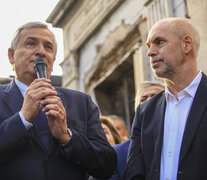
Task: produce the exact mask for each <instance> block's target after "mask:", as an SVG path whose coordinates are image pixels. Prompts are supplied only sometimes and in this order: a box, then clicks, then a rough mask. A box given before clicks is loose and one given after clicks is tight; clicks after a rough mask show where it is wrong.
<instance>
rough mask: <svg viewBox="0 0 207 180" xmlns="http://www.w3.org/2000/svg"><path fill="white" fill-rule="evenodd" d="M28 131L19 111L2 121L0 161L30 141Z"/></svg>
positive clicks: (0, 127) (0, 128) (0, 125)
mask: <svg viewBox="0 0 207 180" xmlns="http://www.w3.org/2000/svg"><path fill="white" fill-rule="evenodd" d="M28 137H29V136H28V132H27V129H26V128H25V126H24V124H23V123H22V121H21V119H20V116H19V113H18V112H17V113H15V114H14V115H13V116H11V117H9V118H8V119H5V120H4V121H3V122H1V123H0V162H3V161H4V159H5V157H6V156H7V155H9V154H10V153H14V152H15V151H16V150H17V149H19V148H20V147H21V146H22V145H23V144H24V143H25V142H27V141H28Z"/></svg>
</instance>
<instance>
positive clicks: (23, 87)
mask: <svg viewBox="0 0 207 180" xmlns="http://www.w3.org/2000/svg"><path fill="white" fill-rule="evenodd" d="M15 83H16V85H17V87H18V88H19V90H20V92H21V93H22V96H23V97H24V95H25V92H26V90H27V88H28V86H27V85H26V84H24V83H22V82H20V81H18V80H17V79H16V78H15ZM19 115H20V118H21V120H22V122H23V124H24V126H25V127H26V129H29V128H31V127H32V126H33V124H32V123H30V122H28V121H26V120H25V118H24V116H23V114H22V113H21V111H19Z"/></svg>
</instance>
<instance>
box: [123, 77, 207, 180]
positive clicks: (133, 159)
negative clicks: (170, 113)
mask: <svg viewBox="0 0 207 180" xmlns="http://www.w3.org/2000/svg"><path fill="white" fill-rule="evenodd" d="M165 107H166V99H165V94H164V92H161V93H159V94H157V95H155V96H154V97H153V98H152V99H150V100H149V101H147V102H146V103H144V104H141V105H140V106H138V108H137V110H136V115H135V118H134V122H133V126H132V136H131V143H130V150H129V155H128V164H127V168H126V171H125V175H124V179H126V180H132V179H136V180H139V179H146V180H158V179H159V177H160V159H161V151H162V141H163V128H164V116H165ZM177 179H178V180H197V179H199V180H206V179H207V77H206V76H205V75H204V74H203V75H202V79H201V82H200V84H199V87H198V89H197V92H196V94H195V98H194V100H193V103H192V107H191V109H190V112H189V116H188V118H187V122H186V127H185V131H184V135H183V140H182V145H181V151H180V158H179V165H178V174H177Z"/></svg>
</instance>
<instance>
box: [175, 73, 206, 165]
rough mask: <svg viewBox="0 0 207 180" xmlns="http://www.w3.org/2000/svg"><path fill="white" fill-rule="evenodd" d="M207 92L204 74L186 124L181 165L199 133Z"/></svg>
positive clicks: (180, 159)
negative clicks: (196, 134) (197, 132)
mask: <svg viewBox="0 0 207 180" xmlns="http://www.w3.org/2000/svg"><path fill="white" fill-rule="evenodd" d="M206 92H207V77H206V76H205V75H204V74H203V76H202V79H201V82H200V85H199V87H198V89H197V92H196V94H195V97H194V100H193V104H192V106H191V110H190V112H189V115H188V119H187V122H186V126H185V131H184V135H183V140H182V146H181V150H180V158H179V165H180V164H181V162H182V160H183V158H184V156H185V154H186V152H187V151H188V148H189V146H190V144H191V142H192V139H193V137H194V135H195V133H196V131H197V128H198V125H199V123H200V120H201V119H202V114H203V111H204V110H205V108H206V106H207V96H206Z"/></svg>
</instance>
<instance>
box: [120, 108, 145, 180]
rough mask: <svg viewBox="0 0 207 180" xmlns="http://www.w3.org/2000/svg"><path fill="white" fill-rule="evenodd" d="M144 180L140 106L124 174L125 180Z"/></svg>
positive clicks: (135, 119) (135, 118)
mask: <svg viewBox="0 0 207 180" xmlns="http://www.w3.org/2000/svg"><path fill="white" fill-rule="evenodd" d="M135 179H136V180H144V179H145V177H144V163H143V158H142V148H141V114H140V106H138V108H137V111H136V114H135V117H134V121H133V125H132V135H131V140H130V146H129V153H128V158H127V167H126V170H125V173H124V180H135Z"/></svg>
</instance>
